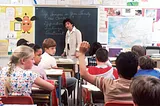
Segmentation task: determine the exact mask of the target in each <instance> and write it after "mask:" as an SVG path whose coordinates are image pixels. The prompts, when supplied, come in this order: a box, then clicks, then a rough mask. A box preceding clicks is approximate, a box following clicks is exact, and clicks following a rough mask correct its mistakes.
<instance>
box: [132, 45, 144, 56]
mask: <svg viewBox="0 0 160 106" xmlns="http://www.w3.org/2000/svg"><path fill="white" fill-rule="evenodd" d="M131 51H132V52H134V53H136V55H137V56H138V58H139V57H141V56H144V55H145V54H146V51H145V49H144V48H143V47H142V46H140V45H134V46H133V47H132V48H131Z"/></svg>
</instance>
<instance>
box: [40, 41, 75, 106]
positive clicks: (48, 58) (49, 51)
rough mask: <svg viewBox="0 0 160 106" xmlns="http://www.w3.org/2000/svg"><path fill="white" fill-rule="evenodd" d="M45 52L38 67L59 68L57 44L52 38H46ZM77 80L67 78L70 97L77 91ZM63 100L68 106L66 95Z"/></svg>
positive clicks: (44, 43) (44, 42)
mask: <svg viewBox="0 0 160 106" xmlns="http://www.w3.org/2000/svg"><path fill="white" fill-rule="evenodd" d="M42 46H43V48H44V50H45V52H44V53H43V54H42V59H41V61H40V63H39V65H38V66H42V67H43V68H44V69H49V68H57V63H56V60H55V58H54V57H53V55H54V54H55V52H56V42H55V40H53V39H52V38H46V39H45V40H44V41H43V44H42ZM75 85H76V79H75V78H73V77H71V78H66V86H67V90H68V95H69V96H70V95H71V93H72V91H73V90H74V89H75ZM62 99H63V100H64V104H65V105H68V103H67V97H66V93H64V94H63V95H62Z"/></svg>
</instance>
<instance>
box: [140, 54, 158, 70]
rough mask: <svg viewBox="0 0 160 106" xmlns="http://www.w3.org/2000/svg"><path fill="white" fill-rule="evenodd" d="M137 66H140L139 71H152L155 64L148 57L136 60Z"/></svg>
mask: <svg viewBox="0 0 160 106" xmlns="http://www.w3.org/2000/svg"><path fill="white" fill-rule="evenodd" d="M138 64H139V66H140V68H141V69H144V70H145V69H146V70H147V69H148V70H149V69H154V67H155V65H156V63H155V61H154V60H152V59H151V58H150V57H148V56H141V57H140V58H139V59H138Z"/></svg>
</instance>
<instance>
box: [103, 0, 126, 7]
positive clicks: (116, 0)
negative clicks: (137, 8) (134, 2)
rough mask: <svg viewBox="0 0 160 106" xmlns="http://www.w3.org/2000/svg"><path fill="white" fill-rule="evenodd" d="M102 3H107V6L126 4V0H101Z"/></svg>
mask: <svg viewBox="0 0 160 106" xmlns="http://www.w3.org/2000/svg"><path fill="white" fill-rule="evenodd" d="M103 5H107V6H126V0H103Z"/></svg>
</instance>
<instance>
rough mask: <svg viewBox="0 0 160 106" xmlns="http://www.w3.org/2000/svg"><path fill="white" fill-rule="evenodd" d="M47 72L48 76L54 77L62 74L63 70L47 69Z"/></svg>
mask: <svg viewBox="0 0 160 106" xmlns="http://www.w3.org/2000/svg"><path fill="white" fill-rule="evenodd" d="M44 71H45V72H46V75H53V74H55V75H56V74H62V73H63V70H62V69H47V70H44Z"/></svg>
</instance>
